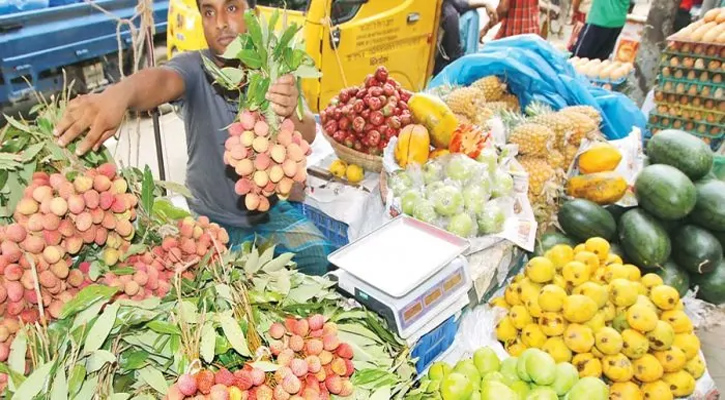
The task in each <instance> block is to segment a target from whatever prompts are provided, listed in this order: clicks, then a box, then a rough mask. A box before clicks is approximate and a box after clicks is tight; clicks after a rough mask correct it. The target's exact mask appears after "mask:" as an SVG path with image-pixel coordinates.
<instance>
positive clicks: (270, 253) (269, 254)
mask: <svg viewBox="0 0 725 400" xmlns="http://www.w3.org/2000/svg"><path fill="white" fill-rule="evenodd" d="M276 247H277V246H275V245H274V244H273V245H271V246H269V247H267V248H266V249H265V250H264V252H262V255H261V256H260V257H259V264H260V265H265V264H267V263H268V262H270V261H272V258H274V249H275V248H276ZM260 248H261V247H260Z"/></svg>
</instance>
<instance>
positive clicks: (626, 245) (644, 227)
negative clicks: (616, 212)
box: [619, 208, 672, 268]
mask: <svg viewBox="0 0 725 400" xmlns="http://www.w3.org/2000/svg"><path fill="white" fill-rule="evenodd" d="M619 243H620V244H621V245H622V248H623V249H624V252H625V253H626V254H627V259H628V260H629V261H630V262H632V263H633V264H634V265H636V266H638V267H640V268H655V267H659V266H661V265H662V264H663V263H664V262H665V261H667V259H668V258H669V257H670V253H671V252H672V244H671V242H670V237H669V236H668V235H667V231H665V229H664V228H663V227H662V225H660V223H659V222H657V220H656V219H655V218H654V217H653V216H651V215H650V214H648V213H647V211H645V210H643V209H641V208H635V209H632V210H629V211H627V212H626V213H624V215H622V219H621V220H619Z"/></svg>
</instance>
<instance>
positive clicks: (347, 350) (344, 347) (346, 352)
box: [336, 343, 354, 360]
mask: <svg viewBox="0 0 725 400" xmlns="http://www.w3.org/2000/svg"><path fill="white" fill-rule="evenodd" d="M336 353H337V355H338V356H340V357H342V358H345V359H348V360H350V359H352V357H353V355H354V354H353V350H352V346H350V345H349V344H347V343H340V345H339V346H338V347H337V350H336Z"/></svg>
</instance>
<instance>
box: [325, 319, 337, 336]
mask: <svg viewBox="0 0 725 400" xmlns="http://www.w3.org/2000/svg"><path fill="white" fill-rule="evenodd" d="M322 331H323V332H324V333H325V335H337V324H336V323H334V322H325V324H324V325H323V326H322Z"/></svg>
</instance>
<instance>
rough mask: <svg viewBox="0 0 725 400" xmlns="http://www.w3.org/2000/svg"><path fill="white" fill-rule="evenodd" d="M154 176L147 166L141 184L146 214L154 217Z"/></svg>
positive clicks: (142, 200)
mask: <svg viewBox="0 0 725 400" xmlns="http://www.w3.org/2000/svg"><path fill="white" fill-rule="evenodd" d="M154 188H155V185H154V176H153V175H152V174H151V168H149V166H148V165H147V166H146V168H144V171H143V182H142V183H141V205H142V206H143V208H144V210H145V211H146V214H148V215H153V212H154Z"/></svg>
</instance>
